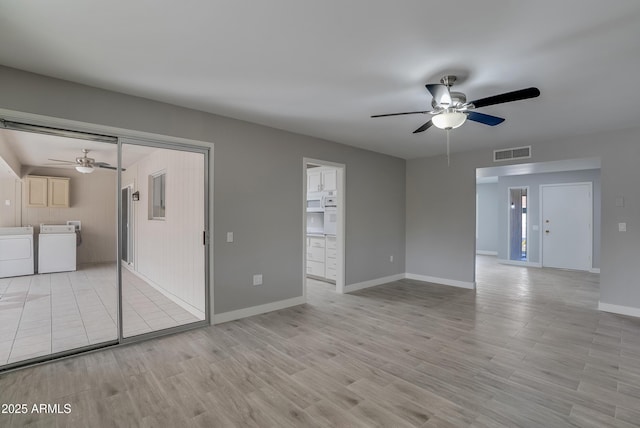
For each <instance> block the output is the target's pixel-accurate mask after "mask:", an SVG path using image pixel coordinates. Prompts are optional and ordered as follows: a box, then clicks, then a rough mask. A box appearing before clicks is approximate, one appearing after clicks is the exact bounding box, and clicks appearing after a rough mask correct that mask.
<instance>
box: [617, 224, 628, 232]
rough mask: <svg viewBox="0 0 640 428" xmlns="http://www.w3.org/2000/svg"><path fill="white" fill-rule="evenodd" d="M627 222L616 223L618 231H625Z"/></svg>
mask: <svg viewBox="0 0 640 428" xmlns="http://www.w3.org/2000/svg"><path fill="white" fill-rule="evenodd" d="M626 231H627V223H618V232H626Z"/></svg>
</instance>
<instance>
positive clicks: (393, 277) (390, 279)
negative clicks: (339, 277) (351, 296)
mask: <svg viewBox="0 0 640 428" xmlns="http://www.w3.org/2000/svg"><path fill="white" fill-rule="evenodd" d="M404 278H405V274H404V273H399V274H396V275H391V276H385V277H382V278H376V279H370V280H368V281H362V282H356V283H355V284H349V285H346V286H345V287H344V292H345V293H351V292H353V291H357V290H362V289H363V288H369V287H375V286H376V285H382V284H386V283H388V282H393V281H398V280H400V279H404Z"/></svg>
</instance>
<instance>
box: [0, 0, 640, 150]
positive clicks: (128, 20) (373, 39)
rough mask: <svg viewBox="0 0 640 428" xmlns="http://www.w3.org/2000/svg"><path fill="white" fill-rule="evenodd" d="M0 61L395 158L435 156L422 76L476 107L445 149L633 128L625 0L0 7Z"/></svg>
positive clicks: (635, 5) (636, 25)
mask: <svg viewBox="0 0 640 428" xmlns="http://www.w3.org/2000/svg"><path fill="white" fill-rule="evenodd" d="M0 40H2V43H0V63H1V64H4V65H7V66H10V67H15V68H19V69H24V70H29V71H33V72H36V73H41V74H45V75H49V76H54V77H58V78H62V79H67V80H71V81H76V82H80V83H84V84H88V85H93V86H97V87H100V88H105V89H110V90H114V91H119V92H124V93H129V94H133V95H138V96H142V97H146V98H151V99H155V100H160V101H166V102H169V103H173V104H177V105H182V106H186V107H191V108H195V109H199V110H204V111H208V112H212V113H217V114H221V115H225V116H230V117H234V118H239V119H244V120H248V121H251V122H256V123H261V124H265V125H268V126H272V127H276V128H281V129H286V130H290V131H293V132H299V133H302V134H307V135H312V136H317V137H321V138H326V139H328V140H333V141H338V142H342V143H346V144H351V145H354V146H358V147H364V148H368V149H371V150H375V151H379V152H383V153H388V154H392V155H396V156H400V157H404V158H413V157H420V156H431V155H435V154H441V153H444V150H445V137H444V132H443V131H440V130H438V129H429V130H427V131H426V132H424V133H422V134H415V135H414V134H412V131H413V130H414V129H416V128H417V127H418V126H420V125H421V124H422V123H424V122H426V120H428V118H429V117H425V116H423V115H414V116H404V117H393V118H381V119H371V118H369V116H370V115H372V114H379V113H388V112H396V111H408V110H425V109H429V105H430V96H429V95H428V93H427V91H426V89H425V88H424V84H425V83H433V82H437V81H438V79H439V78H440V77H441V76H442V75H443V74H445V73H448V72H454V73H455V74H458V75H459V76H461V77H463V78H464V79H463V80H464V81H463V82H462V83H461V84H460V85H459V86H458V87H454V89H457V90H460V91H462V92H465V93H466V94H467V96H468V98H469V99H470V100H473V99H477V98H483V97H486V96H490V95H494V94H498V93H503V92H508V91H512V90H516V89H521V88H526V87H529V86H537V87H538V88H540V90H541V92H542V95H541V96H540V97H539V98H536V99H533V100H526V101H518V102H514V103H510V104H502V105H497V106H491V107H486V108H483V109H481V110H479V111H482V112H484V113H488V114H494V115H498V116H502V117H505V118H506V119H507V120H506V122H504V123H503V124H501V125H499V126H497V127H495V128H491V127H488V126H484V125H480V124H477V123H473V122H469V123H466V124H465V125H464V126H463V127H462V128H460V129H457V130H455V131H453V133H452V135H451V138H452V151H454V152H455V151H460V150H469V149H473V148H478V147H493V148H495V147H500V146H502V147H504V146H509V145H522V144H523V143H525V142H535V141H539V140H553V139H556V138H562V137H565V136H569V135H576V134H586V133H591V132H596V131H603V130H608V129H614V128H619V127H633V126H637V115H638V111H637V103H638V100H639V99H640V83H639V82H638V79H639V77H638V76H640V43H639V42H638V41H639V40H640V2H638V1H637V0H616V1H609V2H604V1H602V0H562V1H557V0H554V1H552V0H543V1H535V2H534V1H530V2H524V1H520V0H512V1H509V0H485V1H463V0H450V1H426V0H412V1H410V0H404V1H396V2H391V1H370V0H349V1H337V0H325V1H311V0H270V1H265V2H249V3H248V2H242V1H231V0H224V1H223V0H220V1H206V0H200V1H198V0H190V1H186V2H176V1H170V0H154V1H150V0H147V1H139V2H131V1H126V0H116V1H99V0H56V1H47V0H40V1H35V0H33V1H13V0H0Z"/></svg>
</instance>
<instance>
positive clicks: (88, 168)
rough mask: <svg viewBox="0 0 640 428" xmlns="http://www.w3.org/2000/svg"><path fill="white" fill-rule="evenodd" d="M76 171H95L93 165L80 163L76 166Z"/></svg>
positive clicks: (89, 172) (83, 172)
mask: <svg viewBox="0 0 640 428" xmlns="http://www.w3.org/2000/svg"><path fill="white" fill-rule="evenodd" d="M76 171H78V172H79V173H81V174H91V173H92V172H93V167H92V166H83V165H78V166H76Z"/></svg>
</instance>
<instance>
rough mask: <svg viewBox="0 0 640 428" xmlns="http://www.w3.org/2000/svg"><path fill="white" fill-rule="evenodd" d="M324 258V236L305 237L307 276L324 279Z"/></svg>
mask: <svg viewBox="0 0 640 428" xmlns="http://www.w3.org/2000/svg"><path fill="white" fill-rule="evenodd" d="M325 257H326V255H325V240H324V236H307V275H313V276H316V277H319V278H324V275H325Z"/></svg>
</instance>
